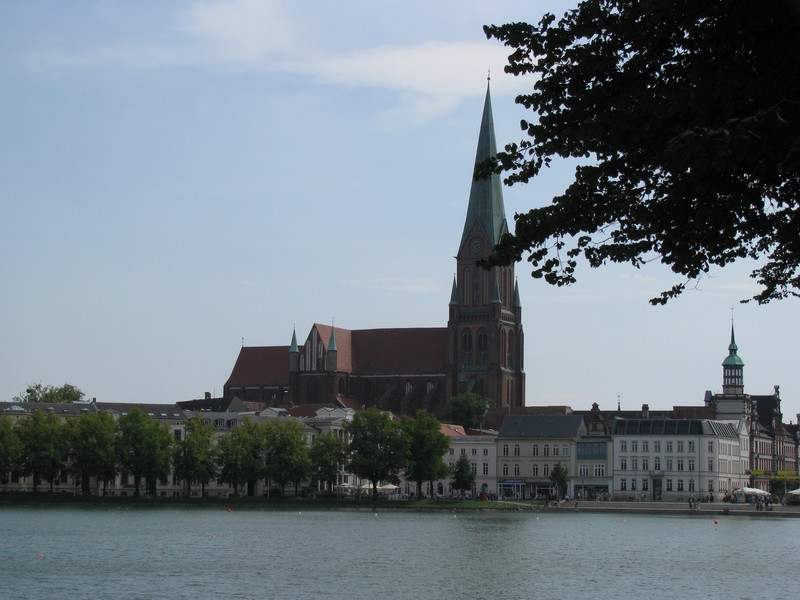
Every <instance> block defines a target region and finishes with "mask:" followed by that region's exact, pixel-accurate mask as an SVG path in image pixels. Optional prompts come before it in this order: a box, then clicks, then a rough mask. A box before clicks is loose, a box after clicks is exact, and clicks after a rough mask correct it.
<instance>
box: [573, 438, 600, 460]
mask: <svg viewBox="0 0 800 600" xmlns="http://www.w3.org/2000/svg"><path fill="white" fill-rule="evenodd" d="M577 448H578V458H579V459H583V460H592V459H596V458H600V459H605V458H606V451H607V450H606V443H605V442H578V445H577ZM564 455H565V456H568V454H567V453H566V452H565V453H564Z"/></svg>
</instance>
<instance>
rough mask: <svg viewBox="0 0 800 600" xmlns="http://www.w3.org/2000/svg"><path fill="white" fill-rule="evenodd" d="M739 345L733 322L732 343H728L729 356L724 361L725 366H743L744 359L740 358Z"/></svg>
mask: <svg viewBox="0 0 800 600" xmlns="http://www.w3.org/2000/svg"><path fill="white" fill-rule="evenodd" d="M738 351H739V347H738V346H737V345H736V337H735V336H734V334H733V323H731V343H730V344H728V356H726V357H725V360H723V361H722V366H723V367H743V366H744V361H743V360H742V359H741V358H739V355H738V354H737V352H738Z"/></svg>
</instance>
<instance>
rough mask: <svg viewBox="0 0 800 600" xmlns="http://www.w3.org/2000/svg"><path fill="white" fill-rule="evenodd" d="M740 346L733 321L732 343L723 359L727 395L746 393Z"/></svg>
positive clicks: (724, 387)
mask: <svg viewBox="0 0 800 600" xmlns="http://www.w3.org/2000/svg"><path fill="white" fill-rule="evenodd" d="M738 351H739V347H738V346H737V345H736V336H735V335H734V333H733V323H731V343H730V344H728V356H726V357H725V360H723V361H722V393H723V394H725V395H727V396H741V395H742V394H744V361H743V360H742V359H741V358H739V354H738Z"/></svg>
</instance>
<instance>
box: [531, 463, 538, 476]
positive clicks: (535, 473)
mask: <svg viewBox="0 0 800 600" xmlns="http://www.w3.org/2000/svg"><path fill="white" fill-rule="evenodd" d="M531 476H532V477H538V476H539V465H533V468H532V469H531Z"/></svg>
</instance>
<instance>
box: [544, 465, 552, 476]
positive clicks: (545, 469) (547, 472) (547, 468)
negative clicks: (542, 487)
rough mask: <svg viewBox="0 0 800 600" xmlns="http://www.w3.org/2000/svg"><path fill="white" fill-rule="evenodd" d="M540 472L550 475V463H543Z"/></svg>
mask: <svg viewBox="0 0 800 600" xmlns="http://www.w3.org/2000/svg"><path fill="white" fill-rule="evenodd" d="M542 473H543V474H544V476H545V477H550V465H545V466H544V468H543V469H542Z"/></svg>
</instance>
